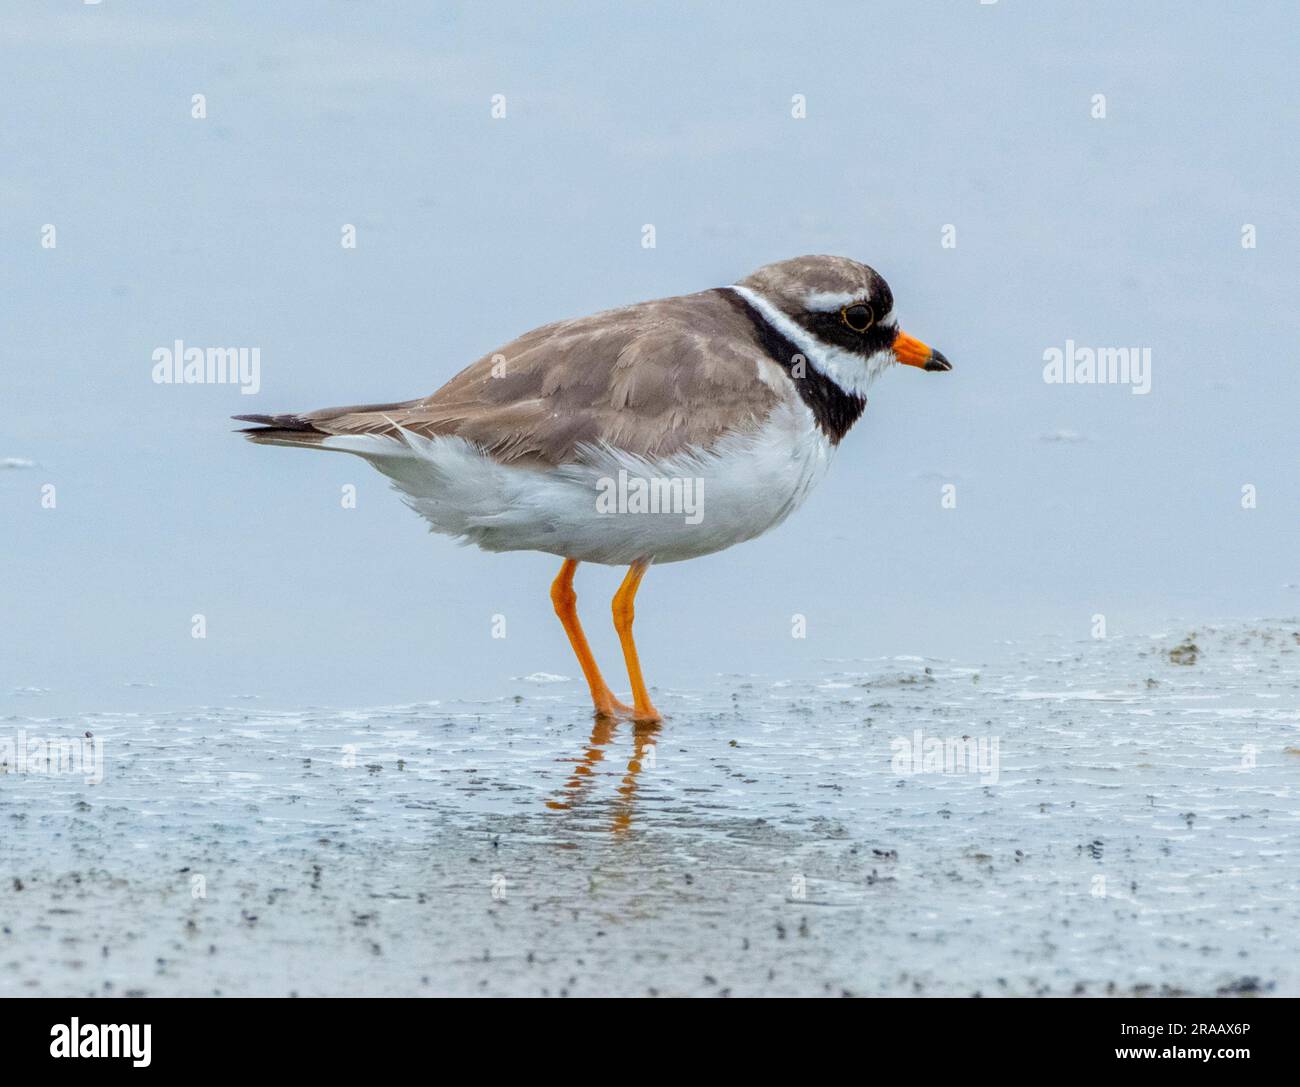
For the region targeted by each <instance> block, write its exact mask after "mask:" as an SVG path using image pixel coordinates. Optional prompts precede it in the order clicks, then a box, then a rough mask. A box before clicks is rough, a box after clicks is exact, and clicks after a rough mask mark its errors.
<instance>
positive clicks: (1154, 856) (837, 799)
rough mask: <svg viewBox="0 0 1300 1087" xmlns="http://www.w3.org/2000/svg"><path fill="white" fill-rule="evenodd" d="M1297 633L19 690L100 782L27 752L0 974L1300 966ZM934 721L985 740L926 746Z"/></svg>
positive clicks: (383, 980) (1200, 983)
mask: <svg viewBox="0 0 1300 1087" xmlns="http://www.w3.org/2000/svg"><path fill="white" fill-rule="evenodd" d="M1298 632H1300V624H1297V623H1295V622H1288V623H1268V624H1257V625H1253V626H1242V627H1238V628H1230V629H1221V630H1213V631H1210V630H1199V631H1197V632H1196V633H1195V636H1194V641H1195V644H1196V645H1197V647H1198V650H1199V652H1198V653H1197V654H1196V656H1195V662H1194V663H1189V664H1181V665H1180V664H1175V663H1172V662H1171V660H1170V658H1169V655H1168V651H1169V650H1170V649H1171V648H1173V647H1174V646H1176V645H1178V644H1179V643H1180V642H1181V641H1182V640H1183V636H1184V634H1185V633H1186V632H1185V631H1177V632H1171V633H1170V634H1169V635H1168V636H1154V637H1151V638H1126V639H1110V640H1106V641H1095V642H1094V641H1089V642H1084V643H1071V644H1068V645H1067V644H1063V643H1062V644H1056V645H1051V644H1048V643H1044V644H1041V645H1035V646H1011V647H1008V648H1007V650H1006V652H1005V654H1004V656H1003V659H1002V660H1001V661H1000V662H999V663H996V664H981V665H978V666H976V665H973V664H971V663H969V662H953V661H943V660H918V659H915V658H902V659H889V660H871V661H838V662H827V663H826V665H825V672H824V673H823V674H822V675H820V676H818V677H816V678H813V679H798V680H774V679H772V678H767V677H757V676H721V677H718V679H717V681H716V683H714V684H713V685H712V687H711V688H710V689H709V690H707V691H661V692H656V701H657V703H658V704H659V707H660V709H661V710H663V711H664V712H665V713H666V714H668V715H669V719H668V720H667V721H665V722H664V723H663V724H662V725H661V726H657V727H645V726H640V727H635V728H634V727H633V726H631V725H630V724H621V725H618V726H597V727H595V728H594V730H593V725H592V721H591V719H590V717H589V714H588V710H587V707H586V704H585V695H584V693H583V691H582V689H581V687H580V686H579V685H578V684H575V683H573V682H559V681H557V680H556V677H548V676H540V675H539V676H535V677H528V678H527V679H525V680H521V681H520V682H519V683H518V685H517V686H518V690H519V691H520V692H521V693H520V694H518V695H515V696H512V697H510V698H507V699H503V700H502V701H500V702H497V703H492V704H481V705H467V704H443V705H439V704H426V705H414V706H396V707H385V708H377V709H368V710H359V711H340V710H333V709H304V710H302V711H300V712H293V713H271V712H259V711H257V710H255V709H250V708H222V709H202V710H196V711H192V712H178V713H167V714H156V713H150V714H137V715H133V714H100V715H91V716H88V717H79V718H75V719H73V718H60V719H45V720H42V719H39V718H35V717H18V716H11V717H8V718H6V719H4V720H3V721H0V742H3V740H4V739H6V738H8V739H9V740H10V741H11V745H12V743H14V742H16V738H17V737H18V736H19V733H20V732H21V733H23V734H24V739H25V740H27V741H30V740H31V739H32V738H33V737H35V738H37V739H51V738H67V739H84V733H86V732H87V731H89V732H91V733H92V734H93V736H92V738H91V739H90V740H87V741H86V743H87V745H90V744H93V743H102V752H103V780H102V782H99V783H96V784H87V783H86V781H85V780H84V776H85V771H86V768H85V767H81V768H79V772H78V773H69V772H64V773H59V774H50V773H46V772H41V771H40V770H39V769H37V770H33V769H32V768H31V767H25V768H24V767H20V765H19V763H18V761H17V760H18V755H17V753H16V752H15V751H14V750H10V751H9V752H8V753H7V755H6V756H5V759H6V763H7V765H6V767H5V769H6V770H7V771H8V772H6V773H3V774H0V825H2V826H3V827H4V837H5V847H4V849H3V850H0V875H2V876H3V879H2V880H0V993H3V994H31V995H53V994H117V995H120V994H123V993H143V994H148V995H166V994H209V993H220V994H232V995H233V994H271V995H274V994H287V993H298V994H302V995H314V994H340V993H349V994H422V993H423V994H435V993H456V994H461V993H464V994H475V993H482V994H570V995H596V994H646V993H662V994H688V995H727V994H732V995H752V994H834V995H839V994H864V995H871V994H921V995H967V994H972V993H982V994H984V995H1001V994H1055V995H1060V994H1070V993H1087V994H1105V993H1109V992H1116V993H1124V994H1128V993H1147V992H1150V993H1160V992H1179V993H1192V994H1214V993H1220V992H1222V993H1257V992H1258V993H1267V994H1291V995H1295V994H1300V957H1298V955H1297V952H1298V951H1300V937H1298V936H1297V932H1298V931H1300V924H1298V922H1300V862H1298V859H1297V858H1298V856H1300V854H1298V850H1297V846H1298V845H1300V803H1298V802H1297V798H1298V797H1300V791H1298V789H1297V785H1300V633H1298ZM1189 655H1190V654H1187V655H1184V659H1186V657H1187V656H1189ZM918 729H919V730H921V734H922V741H923V743H922V752H924V746H925V745H924V740H925V739H927V738H937V739H940V740H950V741H951V740H955V739H958V738H960V737H963V736H968V737H970V738H971V739H973V740H974V741H976V744H977V745H978V743H979V742H980V741H984V746H983V747H982V749H981V748H979V747H978V746H976V747H974V748H966V749H963V752H962V753H963V754H967V753H969V754H972V755H974V756H976V757H974V758H973V762H971V763H964V762H962V761H960V760H956V761H954V762H952V763H950V764H948V765H947V766H944V765H943V762H942V759H941V760H940V762H939V765H938V766H934V765H931V767H930V768H929V769H928V770H927V769H924V767H925V762H924V759H923V758H918V759H917V763H916V766H917V767H919V768H921V769H922V772H919V773H917V772H911V770H912V763H911V761H910V759H909V760H907V761H906V765H897V764H896V759H895V755H896V749H897V747H898V746H899V744H900V743H901V741H904V740H906V741H913V740H914V738H915V734H916V730H918ZM993 741H996V748H994V746H993ZM981 751H982V754H983V757H984V761H983V762H981V761H980V759H979V758H978V755H979V753H980V752H981ZM995 751H996V757H995V756H994V753H995ZM638 753H639V754H638ZM955 755H956V751H955V749H954V757H955Z"/></svg>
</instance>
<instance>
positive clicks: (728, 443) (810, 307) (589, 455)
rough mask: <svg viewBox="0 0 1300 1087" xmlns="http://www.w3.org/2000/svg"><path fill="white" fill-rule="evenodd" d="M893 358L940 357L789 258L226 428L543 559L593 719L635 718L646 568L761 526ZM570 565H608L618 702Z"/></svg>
mask: <svg viewBox="0 0 1300 1087" xmlns="http://www.w3.org/2000/svg"><path fill="white" fill-rule="evenodd" d="M899 364H901V365H904V366H909V367H915V368H918V369H921V370H927V371H947V370H951V369H952V365H951V363H949V361H948V360H947V359H946V358H945V357H944V356H943V354H942V353H941V352H939V351H937V350H935V349H933V348H931V347H929V346H927V345H926V344H925V343H923V342H922V341H920V340H918V339H916V338H915V337H913V336H911V335H909V334H908V333H906V332H904V331H902V329H901V328H900V327H899V322H898V317H897V315H896V314H895V312H894V297H893V293H892V292H891V291H890V288H889V285H888V284H887V283H886V282H885V280H884V278H883V277H882V276H881V275H880V274H879V273H877V272H876V271H875V270H874V269H872V268H871V267H869V266H867V265H865V264H862V263H860V262H858V261H856V260H853V259H850V258H848V257H842V256H830V255H815V256H802V257H794V258H792V259H788V260H781V261H777V262H775V263H771V264H767V265H764V266H763V267H761V268H759V269H758V270H757V271H756V272H753V273H752V274H750V275H748V276H746V277H745V278H743V279H740V280H738V281H737V282H735V283H733V284H731V285H729V286H725V287H714V288H710V289H708V290H703V291H699V292H697V293H694V294H686V295H679V296H676V297H671V298H663V299H656V300H653V301H648V302H640V303H636V304H634V305H627V306H623V307H620V308H617V309H611V310H606V311H603V312H600V313H595V314H591V315H589V316H585V317H578V318H572V319H568V320H561V321H557V322H554V323H552V324H547V325H543V326H541V327H540V328H536V329H533V330H532V331H530V332H525V333H523V335H521V336H519V337H518V338H516V339H514V340H511V341H510V342H509V343H507V344H505V345H504V346H502V347H499V348H497V349H496V350H494V351H491V352H489V353H488V354H486V355H484V356H482V357H481V358H479V359H478V360H477V361H476V362H473V363H471V364H470V365H469V366H468V367H466V368H465V369H464V370H462V371H461V372H460V373H458V374H457V375H456V376H455V377H453V378H452V379H451V380H450V381H448V382H447V383H446V384H445V385H443V386H442V387H441V388H440V389H438V391H437V392H435V393H433V394H432V395H430V396H425V397H422V398H420V399H417V400H407V401H401V402H395V403H386V404H369V405H360V406H352V407H339V408H324V409H321V410H317V411H309V412H305V413H300V414H277V415H236V416H234V417H233V418H234V419H236V420H238V421H240V422H245V423H252V424H255V425H254V426H251V427H246V428H241V431H240V432H241V433H243V434H245V435H246V436H247V437H248V439H249V440H251V441H253V442H255V443H257V444H260V445H280V446H296V447H305V448H309V449H324V450H334V451H341V452H346V453H351V454H355V455H357V456H359V457H361V458H363V459H364V460H366V461H368V462H369V463H370V464H371V465H372V466H373V467H374V468H376V469H377V470H378V471H379V472H381V473H382V474H383V475H385V476H387V477H388V478H389V480H390V481H391V483H392V485H393V486H394V487H395V488H396V490H397V491H398V492H399V493H400V495H401V497H402V499H403V500H404V501H405V502H406V504H407V505H409V506H410V507H411V508H412V509H413V510H414V511H415V512H417V513H418V514H420V515H421V516H422V517H423V518H424V519H425V520H426V521H428V523H429V526H430V529H431V530H432V531H433V532H437V533H441V534H444V535H447V536H451V537H453V538H456V539H458V540H459V541H460V542H462V543H468V544H474V545H477V546H478V547H480V548H482V549H484V550H487V551H492V552H505V551H540V552H544V553H546V554H550V555H553V556H556V557H557V558H560V559H561V560H562V564H561V566H560V570H559V573H558V574H557V575H556V577H555V579H554V581H553V582H552V584H551V591H550V596H551V603H552V605H553V607H554V609H555V612H556V614H557V616H558V617H559V620H560V623H561V625H562V626H563V628H564V631H565V633H566V634H567V636H568V640H569V643H570V645H571V647H572V650H573V653H574V655H575V656H576V657H577V660H578V664H579V667H580V668H581V669H582V673H583V677H584V679H585V680H586V682H587V686H588V687H589V689H590V694H591V701H592V707H593V710H594V713H595V715H596V717H597V719H600V718H614V719H618V718H630V719H632V720H633V721H636V722H655V721H660V720H662V715H661V714H660V712H659V711H658V710H657V709H656V708H655V706H654V704H653V702H652V701H651V699H650V696H649V690H648V688H647V685H646V682H645V678H644V674H643V672H642V669H641V664H640V660H639V657H638V654H637V648H636V642H635V639H634V638H633V632H632V628H633V619H634V614H635V609H634V604H635V601H636V597H637V592H638V589H639V588H640V586H641V582H642V579H643V578H644V576H645V574H646V571H647V570H648V569H649V568H650V566H651V565H653V564H664V563H672V562H681V561H684V560H686V559H692V558H697V557H699V556H702V555H708V554H712V553H714V552H717V551H721V550H723V549H724V548H728V547H732V546H734V545H735V544H739V543H742V542H744V541H746V540H751V539H754V538H755V537H758V536H761V535H762V534H763V533H765V532H767V531H768V530H769V529H772V528H774V527H775V526H777V525H779V524H781V523H782V522H783V521H784V520H785V519H786V518H787V517H788V516H789V515H790V514H791V513H792V512H793V511H794V510H795V509H797V508H798V507H799V506H800V504H801V503H802V502H803V501H804V499H805V498H806V497H807V496H808V494H809V492H810V491H811V490H812V489H813V487H814V486H815V485H816V484H817V483H818V482H819V481H820V480H821V479H822V478H823V477H824V475H825V473H826V470H827V467H828V465H829V463H830V461H831V459H832V456H833V454H834V452H835V450H836V448H837V446H838V445H839V444H840V441H841V440H842V439H843V438H844V437H845V435H846V434H847V433H848V431H849V429H850V428H851V427H852V426H853V424H854V423H855V422H856V421H857V420H858V419H859V418H860V417H861V416H862V414H863V412H864V410H865V409H866V405H867V397H866V394H867V390H868V388H869V387H870V386H871V384H872V383H873V382H874V381H875V380H876V378H878V377H879V376H880V375H881V374H882V373H883V372H884V371H886V370H888V369H889V368H891V367H893V366H895V365H899ZM584 562H586V563H596V564H603V565H609V566H627V567H628V570H627V574H626V576H625V577H624V579H623V581H622V584H621V585H620V586H619V588H618V591H617V592H616V593H615V594H614V598H613V601H612V605H611V610H612V613H613V620H614V627H615V629H616V631H617V633H618V638H619V643H620V645H621V647H622V651H623V657H624V663H625V666H626V669H627V674H628V680H629V683H630V686H631V696H632V704H631V705H630V706H629V705H627V704H626V703H624V702H622V701H621V700H619V699H618V698H616V697H615V695H614V693H613V691H612V690H611V689H610V687H609V685H608V684H607V683H606V682H605V679H604V677H603V675H602V673H601V671H600V668H599V667H598V665H597V663H596V660H595V657H594V656H593V655H592V652H591V647H590V645H589V644H588V642H587V638H586V635H585V633H584V631H583V628H582V624H581V622H580V621H579V618H578V611H577V593H576V590H575V589H574V584H573V583H574V575H575V573H576V571H577V569H578V566H579V564H581V563H584Z"/></svg>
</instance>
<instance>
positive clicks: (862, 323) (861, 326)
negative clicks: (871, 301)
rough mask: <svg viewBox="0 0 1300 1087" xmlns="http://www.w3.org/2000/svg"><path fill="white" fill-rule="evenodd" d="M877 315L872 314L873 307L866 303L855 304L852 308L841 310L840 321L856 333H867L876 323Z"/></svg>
mask: <svg viewBox="0 0 1300 1087" xmlns="http://www.w3.org/2000/svg"><path fill="white" fill-rule="evenodd" d="M875 319H876V315H875V314H874V313H872V312H871V307H870V306H868V305H867V304H866V303H865V302H855V303H854V304H853V305H851V306H845V307H844V308H843V309H842V310H840V320H841V321H843V322H844V323H845V324H846V325H848V326H849V328H851V329H853V331H854V332H866V331H867V329H869V328H870V327H871V325H872V322H873V321H875Z"/></svg>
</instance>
